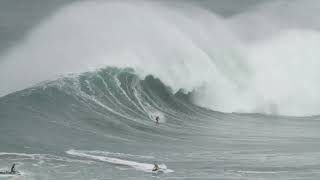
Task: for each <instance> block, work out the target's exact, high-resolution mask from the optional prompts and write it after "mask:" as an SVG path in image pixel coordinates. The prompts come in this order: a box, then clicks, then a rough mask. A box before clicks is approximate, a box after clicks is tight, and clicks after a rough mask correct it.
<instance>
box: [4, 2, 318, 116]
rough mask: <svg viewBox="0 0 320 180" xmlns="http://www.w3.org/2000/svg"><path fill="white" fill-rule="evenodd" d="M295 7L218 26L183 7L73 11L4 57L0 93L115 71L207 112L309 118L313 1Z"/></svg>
mask: <svg viewBox="0 0 320 180" xmlns="http://www.w3.org/2000/svg"><path fill="white" fill-rule="evenodd" d="M304 3H306V4H307V6H301V1H295V2H290V4H288V3H286V2H285V1H284V2H283V3H270V4H266V5H264V4H263V5H261V6H259V7H256V8H255V9H251V10H250V11H249V12H244V13H242V14H239V15H236V16H233V17H229V18H227V19H226V18H223V17H219V16H218V15H216V14H214V13H213V12H210V11H208V10H205V9H201V8H198V7H192V6H188V5H186V6H184V7H183V8H179V7H172V6H169V5H168V4H165V3H155V2H152V3H151V2H133V1H132V2H131V1H129V2H121V3H118V2H99V1H96V2H80V3H73V4H71V5H69V6H67V7H64V8H61V9H60V10H58V11H57V12H56V13H55V14H53V15H52V16H51V17H49V18H47V19H45V20H44V21H43V22H42V23H41V24H40V25H39V26H37V27H35V28H34V29H33V30H32V31H31V32H30V33H29V34H28V36H27V37H26V38H25V40H24V41H23V42H21V44H20V45H19V46H16V47H13V48H12V49H10V50H9V52H7V53H6V54H5V55H3V57H2V59H4V60H3V61H2V62H1V64H0V82H1V86H0V95H1V96H4V95H6V94H8V93H12V92H15V91H17V90H22V89H24V88H27V87H30V86H33V85H35V84H36V83H39V82H42V81H46V80H52V79H55V78H57V77H58V76H61V75H62V76H64V75H67V74H69V73H82V72H86V71H94V70H96V69H100V68H105V67H107V66H117V67H130V68H133V69H134V70H135V71H136V73H138V74H139V76H140V78H141V79H143V78H144V77H145V76H147V75H153V76H154V77H156V78H159V79H160V80H161V81H162V82H163V83H164V84H165V85H167V86H168V87H170V88H171V89H172V91H173V92H177V91H178V90H179V89H183V90H184V92H191V93H192V99H193V101H194V103H196V104H197V105H200V106H204V107H207V108H210V109H212V110H217V111H222V112H245V113H267V114H269V113H271V114H280V115H292V116H308V115H317V114H319V112H320V94H319V93H318V92H320V85H319V83H318V82H319V80H320V73H319V71H318V67H320V61H319V58H320V51H319V50H318V47H320V34H319V31H318V28H319V26H320V23H319V18H317V17H316V16H315V14H316V10H312V7H315V6H318V5H319V3H318V2H317V1H304ZM318 7H319V6H318ZM304 8H305V9H304ZM309 9H311V10H310V11H309ZM295 12H298V13H295ZM283 14H285V15H283Z"/></svg>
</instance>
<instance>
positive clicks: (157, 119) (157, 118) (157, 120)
mask: <svg viewBox="0 0 320 180" xmlns="http://www.w3.org/2000/svg"><path fill="white" fill-rule="evenodd" d="M156 123H157V124H159V116H157V117H156Z"/></svg>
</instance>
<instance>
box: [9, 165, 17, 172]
mask: <svg viewBox="0 0 320 180" xmlns="http://www.w3.org/2000/svg"><path fill="white" fill-rule="evenodd" d="M15 166H16V164H13V165H12V166H11V171H10V172H11V173H12V174H14V173H16V172H17V171H16V169H15Z"/></svg>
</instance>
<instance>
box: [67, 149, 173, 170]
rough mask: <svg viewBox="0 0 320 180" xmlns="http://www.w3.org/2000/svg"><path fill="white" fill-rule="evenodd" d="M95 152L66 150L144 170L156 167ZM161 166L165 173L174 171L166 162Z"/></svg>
mask: <svg viewBox="0 0 320 180" xmlns="http://www.w3.org/2000/svg"><path fill="white" fill-rule="evenodd" d="M95 152H97V151H81V150H74V149H71V150H68V151H66V153H67V154H70V155H74V156H80V157H85V158H89V159H94V160H98V161H103V162H108V163H111V164H115V165H124V166H129V167H132V168H134V169H136V170H139V171H144V172H152V169H153V167H154V165H153V164H148V163H140V162H135V161H129V160H124V159H119V158H113V157H108V156H102V155H100V156H98V155H93V154H91V153H95ZM99 152H101V151H99ZM108 153H109V152H107V153H104V154H108ZM131 156H132V155H131ZM159 167H160V169H161V171H162V172H164V173H170V172H174V171H173V170H171V169H167V167H166V165H165V164H160V165H159Z"/></svg>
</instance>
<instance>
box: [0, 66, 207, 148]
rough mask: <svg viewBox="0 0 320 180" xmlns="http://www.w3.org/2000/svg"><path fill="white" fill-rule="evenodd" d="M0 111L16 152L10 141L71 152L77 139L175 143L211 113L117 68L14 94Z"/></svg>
mask: <svg viewBox="0 0 320 180" xmlns="http://www.w3.org/2000/svg"><path fill="white" fill-rule="evenodd" d="M0 109H1V110H0V117H1V118H2V119H3V120H2V123H3V124H5V126H2V127H3V128H0V130H1V132H2V133H1V134H3V136H1V139H2V140H1V139H0V140H1V141H3V143H8V146H7V147H11V146H10V145H9V144H10V141H8V139H10V138H11V139H12V138H13V139H14V140H15V141H16V142H20V141H21V142H23V143H21V144H25V142H26V141H27V142H29V143H30V144H32V143H40V144H43V145H44V146H47V142H52V141H56V142H57V143H59V144H61V145H62V146H68V144H69V141H70V138H71V139H72V138H74V137H75V136H80V137H85V138H86V139H87V138H88V137H90V136H99V137H100V138H107V139H109V140H110V141H111V142H112V141H123V142H130V141H132V140H135V139H139V140H141V139H144V140H147V141H150V138H152V137H157V139H161V138H162V139H167V138H175V137H176V135H177V134H179V133H180V134H181V133H188V132H183V131H182V129H181V128H178V127H179V126H181V124H182V123H186V122H189V123H190V124H185V129H188V128H189V129H190V130H192V129H194V127H192V124H193V123H192V121H191V119H192V118H195V117H197V118H200V117H204V116H206V114H205V113H204V112H206V113H209V112H210V111H208V110H205V109H201V108H200V107H197V106H195V105H193V104H192V102H191V101H190V95H187V94H184V93H182V92H177V93H172V90H170V88H169V87H167V86H165V85H164V84H163V83H162V82H161V81H160V80H159V79H156V78H154V77H153V76H147V78H145V79H144V80H141V79H140V78H139V76H138V75H137V74H136V73H135V72H134V71H133V70H132V69H120V68H115V67H107V68H104V69H101V70H98V71H94V72H88V73H83V74H80V75H70V76H66V77H62V78H59V79H57V80H55V81H47V82H43V83H40V84H38V85H36V86H34V87H32V88H29V89H25V90H22V91H19V92H16V93H12V94H9V95H7V96H5V97H2V98H1V99H0ZM202 112H203V113H202ZM156 116H159V117H160V124H161V129H159V128H158V129H157V128H156V129H155V128H154V126H156V123H155V117H156ZM166 121H170V123H166ZM56 131H59V133H61V135H62V136H57V135H56V133H57V132H56ZM196 131H199V129H198V130H196ZM70 133H71V135H70ZM189 133H191V131H189ZM53 137H54V140H52V139H51V138H53ZM30 140H31V142H30ZM95 141H96V140H95ZM29 143H28V144H29ZM79 143H81V142H79ZM90 143H91V142H90ZM17 144H19V143H17ZM52 146H53V149H54V148H56V147H55V146H54V145H52ZM34 147H39V145H37V146H34ZM58 147H59V146H58Z"/></svg>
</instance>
